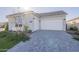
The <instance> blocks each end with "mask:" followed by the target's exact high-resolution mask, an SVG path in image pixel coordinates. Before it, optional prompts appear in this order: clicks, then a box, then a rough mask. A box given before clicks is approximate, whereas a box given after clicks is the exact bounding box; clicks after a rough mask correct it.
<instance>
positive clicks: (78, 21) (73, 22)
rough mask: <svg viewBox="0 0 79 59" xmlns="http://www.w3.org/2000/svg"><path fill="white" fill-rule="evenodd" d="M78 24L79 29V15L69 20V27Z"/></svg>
mask: <svg viewBox="0 0 79 59" xmlns="http://www.w3.org/2000/svg"><path fill="white" fill-rule="evenodd" d="M74 26H76V27H77V28H78V30H79V17H76V18H74V19H71V20H68V21H67V29H70V28H71V27H74Z"/></svg>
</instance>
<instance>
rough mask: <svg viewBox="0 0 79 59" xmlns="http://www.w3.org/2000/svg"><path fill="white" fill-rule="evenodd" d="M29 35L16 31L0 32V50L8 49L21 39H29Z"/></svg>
mask: <svg viewBox="0 0 79 59" xmlns="http://www.w3.org/2000/svg"><path fill="white" fill-rule="evenodd" d="M28 39H29V37H28V36H26V35H25V34H24V33H22V32H21V33H19V34H18V33H16V32H0V52H3V51H7V50H8V49H10V48H11V47H13V46H15V45H16V44H18V43H19V42H20V41H25V40H28Z"/></svg>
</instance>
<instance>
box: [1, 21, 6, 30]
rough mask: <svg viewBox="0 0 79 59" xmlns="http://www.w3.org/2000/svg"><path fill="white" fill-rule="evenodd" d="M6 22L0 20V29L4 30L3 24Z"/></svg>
mask: <svg viewBox="0 0 79 59" xmlns="http://www.w3.org/2000/svg"><path fill="white" fill-rule="evenodd" d="M6 23H7V22H0V31H4V30H5V25H6Z"/></svg>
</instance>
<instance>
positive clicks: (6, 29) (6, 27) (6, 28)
mask: <svg viewBox="0 0 79 59" xmlns="http://www.w3.org/2000/svg"><path fill="white" fill-rule="evenodd" d="M5 31H8V23H7V24H6V25H5Z"/></svg>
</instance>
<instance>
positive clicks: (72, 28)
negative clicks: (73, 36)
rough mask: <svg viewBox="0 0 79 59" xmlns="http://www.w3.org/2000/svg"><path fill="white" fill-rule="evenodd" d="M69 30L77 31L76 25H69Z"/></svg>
mask: <svg viewBox="0 0 79 59" xmlns="http://www.w3.org/2000/svg"><path fill="white" fill-rule="evenodd" d="M70 30H73V31H78V28H77V27H76V26H74V27H70Z"/></svg>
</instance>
